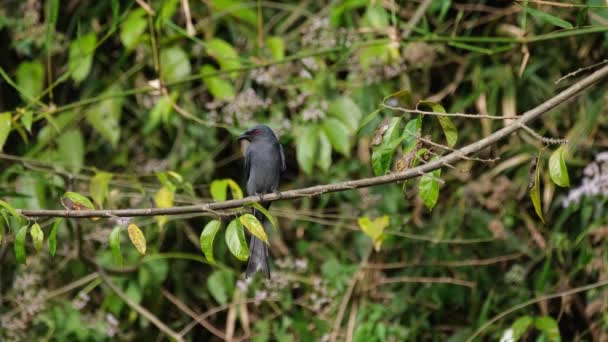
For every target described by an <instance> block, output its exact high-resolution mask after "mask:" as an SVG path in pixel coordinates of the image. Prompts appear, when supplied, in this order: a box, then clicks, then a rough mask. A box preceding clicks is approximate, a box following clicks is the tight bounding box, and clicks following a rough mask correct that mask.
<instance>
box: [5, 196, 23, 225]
mask: <svg viewBox="0 0 608 342" xmlns="http://www.w3.org/2000/svg"><path fill="white" fill-rule="evenodd" d="M0 206H1V207H2V208H4V209H5V210H6V211H8V212H9V214H11V216H12V217H14V218H16V219H17V220H19V221H21V219H22V218H23V216H21V214H19V213H18V212H17V210H15V208H13V206H12V205H10V204H8V203H7V202H5V201H3V200H0Z"/></svg>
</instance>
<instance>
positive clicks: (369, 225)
mask: <svg viewBox="0 0 608 342" xmlns="http://www.w3.org/2000/svg"><path fill="white" fill-rule="evenodd" d="M357 223H359V228H361V230H362V231H363V232H364V233H365V234H366V235H367V236H369V237H370V238H371V239H372V241H373V242H374V249H375V250H376V251H380V247H381V246H382V242H383V241H384V238H385V234H384V229H385V228H386V227H388V224H389V217H388V216H386V215H384V216H382V217H378V218H376V219H375V220H373V221H371V220H370V219H369V217H367V216H364V217H360V218H359V219H358V220H357Z"/></svg>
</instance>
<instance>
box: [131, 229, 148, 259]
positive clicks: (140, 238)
mask: <svg viewBox="0 0 608 342" xmlns="http://www.w3.org/2000/svg"><path fill="white" fill-rule="evenodd" d="M127 232H128V233H129V239H130V240H131V243H132V244H133V246H135V249H137V251H138V252H139V253H140V254H142V255H146V237H145V236H144V233H142V231H141V229H139V227H138V226H137V225H135V224H133V223H131V224H129V227H127Z"/></svg>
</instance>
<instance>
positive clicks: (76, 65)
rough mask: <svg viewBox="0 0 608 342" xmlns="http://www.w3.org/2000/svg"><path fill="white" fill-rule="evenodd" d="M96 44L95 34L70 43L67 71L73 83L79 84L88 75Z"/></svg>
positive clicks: (92, 33) (89, 34)
mask: <svg viewBox="0 0 608 342" xmlns="http://www.w3.org/2000/svg"><path fill="white" fill-rule="evenodd" d="M96 44H97V36H95V32H91V33H88V34H86V35H84V36H80V37H78V39H76V40H74V41H72V43H70V49H69V57H68V70H69V72H70V73H71V76H72V79H73V80H74V82H76V83H80V82H82V81H84V79H85V78H87V76H88V75H89V72H90V71H91V66H92V65H93V53H94V52H95V46H96Z"/></svg>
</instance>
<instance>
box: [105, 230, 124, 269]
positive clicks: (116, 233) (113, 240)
mask: <svg viewBox="0 0 608 342" xmlns="http://www.w3.org/2000/svg"><path fill="white" fill-rule="evenodd" d="M120 230H121V228H120V226H116V227H114V229H112V232H111V233H110V238H109V241H108V243H109V245H110V249H111V250H112V256H113V257H114V262H115V263H117V264H118V265H120V266H122V254H121V253H120Z"/></svg>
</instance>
